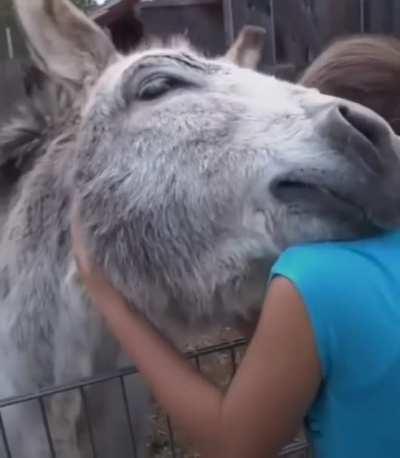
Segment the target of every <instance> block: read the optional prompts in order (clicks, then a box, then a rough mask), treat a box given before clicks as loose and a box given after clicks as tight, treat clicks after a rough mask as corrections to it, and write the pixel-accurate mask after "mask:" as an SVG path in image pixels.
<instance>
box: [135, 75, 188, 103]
mask: <svg viewBox="0 0 400 458" xmlns="http://www.w3.org/2000/svg"><path fill="white" fill-rule="evenodd" d="M179 86H182V82H181V81H180V80H178V79H177V78H174V77H171V76H161V75H160V76H156V77H153V78H150V79H147V80H146V81H144V82H143V83H142V85H141V86H140V87H139V91H138V98H139V99H141V100H153V99H156V98H158V97H161V96H163V95H165V94H166V93H167V92H169V91H171V90H172V89H175V88H177V87H179Z"/></svg>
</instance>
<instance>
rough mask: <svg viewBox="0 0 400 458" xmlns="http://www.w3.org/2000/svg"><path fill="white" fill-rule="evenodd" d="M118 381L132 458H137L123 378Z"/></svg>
mask: <svg viewBox="0 0 400 458" xmlns="http://www.w3.org/2000/svg"><path fill="white" fill-rule="evenodd" d="M119 380H120V384H121V392H122V398H123V401H124V407H125V415H126V419H127V421H128V431H129V438H130V441H131V445H132V449H133V458H137V446H136V439H135V434H134V432H133V426H132V423H133V419H132V414H131V409H130V408H129V403H128V395H127V393H126V385H125V379H124V377H123V376H121V377H120V378H119Z"/></svg>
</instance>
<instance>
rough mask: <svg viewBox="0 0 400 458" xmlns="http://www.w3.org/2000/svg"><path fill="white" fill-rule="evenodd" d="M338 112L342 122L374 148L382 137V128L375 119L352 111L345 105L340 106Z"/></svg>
mask: <svg viewBox="0 0 400 458" xmlns="http://www.w3.org/2000/svg"><path fill="white" fill-rule="evenodd" d="M338 111H339V113H340V115H341V116H342V117H343V118H344V120H345V121H347V122H348V123H349V124H350V125H351V126H352V127H354V128H355V129H356V130H357V131H358V133H360V134H361V135H362V136H363V137H364V138H365V139H366V140H368V141H369V142H370V143H372V144H373V145H374V146H377V144H378V143H379V141H380V137H381V135H382V126H380V125H378V124H377V121H376V119H373V118H372V117H370V116H368V115H365V114H364V113H361V112H358V111H355V110H352V109H350V108H349V107H347V106H346V105H340V106H339V107H338Z"/></svg>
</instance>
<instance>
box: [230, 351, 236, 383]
mask: <svg viewBox="0 0 400 458" xmlns="http://www.w3.org/2000/svg"><path fill="white" fill-rule="evenodd" d="M229 353H230V356H231V365H232V377H233V376H234V375H235V374H236V369H237V365H236V350H235V348H231V349H230V350H229Z"/></svg>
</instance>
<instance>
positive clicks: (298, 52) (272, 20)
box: [0, 0, 400, 122]
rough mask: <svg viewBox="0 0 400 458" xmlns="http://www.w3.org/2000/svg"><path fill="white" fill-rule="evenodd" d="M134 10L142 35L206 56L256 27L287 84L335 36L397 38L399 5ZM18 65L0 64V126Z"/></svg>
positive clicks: (236, 4) (275, 0)
mask: <svg viewBox="0 0 400 458" xmlns="http://www.w3.org/2000/svg"><path fill="white" fill-rule="evenodd" d="M138 11H139V18H140V20H141V21H142V23H143V26H144V32H145V34H146V35H156V36H162V37H165V36H168V35H171V34H178V33H183V34H186V35H187V36H188V37H189V39H190V40H191V41H192V42H193V43H194V44H195V45H196V46H197V47H199V48H200V49H202V50H203V51H205V52H206V53H207V54H210V55H214V54H219V53H222V52H223V51H224V50H225V49H226V47H227V46H228V45H229V44H230V43H231V42H232V40H233V38H234V36H236V35H237V33H238V32H239V30H240V29H241V28H242V27H243V25H245V24H256V25H261V26H263V27H265V28H266V29H267V36H266V45H265V51H264V57H263V61H262V65H261V70H262V71H264V72H267V73H274V74H277V75H278V76H281V77H283V78H286V79H291V80H293V79H294V78H295V77H296V76H297V75H298V74H299V73H300V72H301V71H302V70H303V69H304V68H305V66H306V65H307V64H308V63H309V62H310V61H311V60H312V59H313V58H314V57H315V56H316V55H318V53H319V52H320V51H321V50H322V49H323V48H324V47H325V46H326V45H327V44H328V43H329V42H331V41H332V40H333V39H334V38H336V37H339V36H343V35H349V34H354V33H360V32H367V33H368V32H372V33H385V34H391V35H397V36H400V0H151V1H146V2H144V1H143V2H142V3H141V6H140V8H139V9H138ZM0 32H1V31H0ZM19 38H20V37H19ZM0 39H1V38H0ZM23 64H24V60H23V58H19V59H16V60H15V59H13V60H6V61H1V60H0V122H1V121H2V120H4V119H6V118H7V116H8V115H9V113H10V111H11V108H12V106H13V104H14V103H15V101H16V100H18V98H19V97H20V96H21V93H22V65H23Z"/></svg>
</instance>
